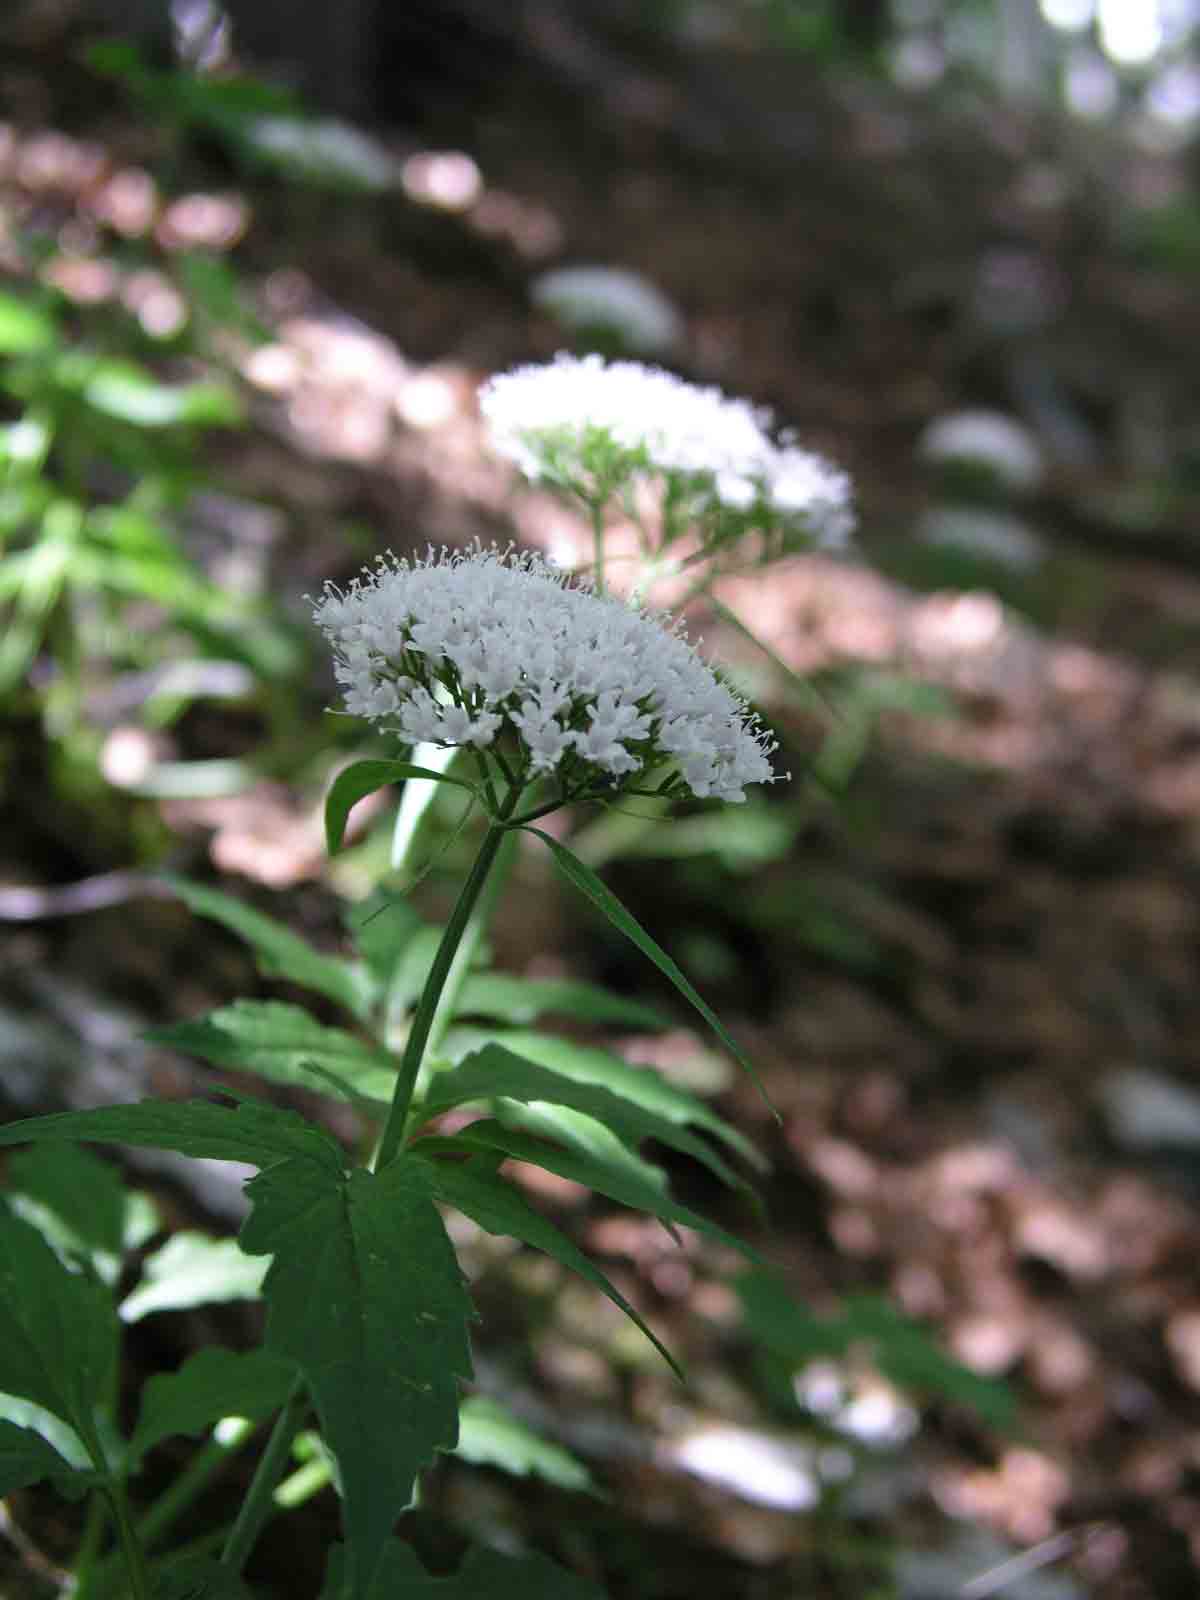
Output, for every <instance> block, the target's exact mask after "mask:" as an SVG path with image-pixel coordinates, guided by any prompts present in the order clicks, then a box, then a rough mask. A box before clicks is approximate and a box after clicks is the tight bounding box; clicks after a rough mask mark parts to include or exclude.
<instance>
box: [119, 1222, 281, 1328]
mask: <svg viewBox="0 0 1200 1600" xmlns="http://www.w3.org/2000/svg"><path fill="white" fill-rule="evenodd" d="M266 1275H267V1268H266V1264H265V1263H264V1262H263V1261H261V1260H260V1259H259V1258H258V1257H257V1256H248V1255H247V1254H246V1252H245V1251H244V1250H243V1249H241V1247H240V1246H239V1245H238V1243H237V1240H236V1239H213V1238H210V1237H209V1235H208V1234H205V1233H188V1232H183V1233H173V1234H172V1235H171V1237H170V1238H169V1239H168V1240H167V1242H166V1243H165V1244H164V1245H163V1246H162V1248H161V1249H160V1250H155V1251H154V1253H153V1254H152V1255H149V1256H147V1257H146V1261H145V1264H144V1265H143V1267H142V1277H141V1282H140V1283H139V1284H138V1286H137V1288H136V1289H134V1290H132V1291H131V1292H130V1293H129V1294H128V1295H126V1297H125V1299H124V1300H122V1301H121V1304H120V1306H119V1307H118V1308H117V1309H118V1312H119V1314H120V1317H121V1321H122V1322H140V1321H141V1320H142V1318H143V1317H148V1316H150V1315H151V1314H152V1313H153V1312H155V1311H185V1310H188V1309H189V1308H190V1307H192V1306H206V1305H212V1304H213V1303H214V1302H218V1303H223V1302H226V1301H229V1300H257V1299H258V1298H259V1296H260V1295H261V1294H262V1284H263V1279H264V1278H265V1277H266Z"/></svg>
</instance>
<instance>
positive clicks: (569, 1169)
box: [410, 1121, 758, 1261]
mask: <svg viewBox="0 0 1200 1600" xmlns="http://www.w3.org/2000/svg"><path fill="white" fill-rule="evenodd" d="M410 1148H411V1149H412V1150H413V1151H420V1152H421V1153H422V1154H424V1155H434V1154H437V1153H439V1152H441V1151H446V1152H450V1151H485V1152H486V1151H490V1152H499V1153H500V1154H501V1155H505V1156H508V1157H510V1158H511V1159H512V1160H514V1161H526V1162H528V1163H529V1164H530V1165H531V1166H535V1167H544V1168H545V1170H546V1171H547V1172H556V1173H557V1174H558V1175H559V1177H560V1178H570V1179H571V1181H572V1182H573V1183H581V1184H582V1185H583V1186H584V1188H586V1189H593V1190H595V1192H596V1193H597V1194H605V1195H607V1196H608V1197H609V1199H610V1200H616V1201H618V1202H619V1203H620V1204H621V1205H623V1206H630V1207H631V1208H632V1209H633V1210H635V1211H647V1212H649V1214H650V1215H651V1216H652V1217H658V1218H660V1220H661V1221H663V1222H667V1223H671V1222H673V1223H675V1224H676V1225H677V1226H679V1227H683V1228H692V1229H694V1230H695V1231H696V1232H697V1233H703V1234H707V1235H708V1237H709V1238H710V1239H718V1240H720V1242H721V1243H722V1244H727V1245H729V1246H730V1247H731V1248H732V1249H734V1250H737V1251H739V1252H740V1253H741V1254H742V1255H744V1256H747V1257H749V1258H750V1259H751V1260H752V1261H756V1260H758V1252H757V1251H756V1250H754V1249H752V1248H751V1246H750V1245H748V1244H747V1243H746V1242H745V1241H744V1240H743V1239H738V1238H736V1237H735V1235H733V1234H732V1233H726V1231H725V1229H724V1228H720V1227H718V1226H717V1224H716V1223H715V1222H710V1221H709V1220H708V1218H707V1217H702V1216H700V1214H699V1213H698V1212H696V1211H689V1210H688V1208H687V1207H686V1206H681V1205H676V1203H675V1202H674V1201H673V1200H672V1199H671V1198H670V1196H669V1195H668V1194H667V1193H666V1192H665V1191H664V1190H662V1189H657V1188H655V1187H654V1186H653V1185H652V1184H649V1183H643V1182H640V1181H638V1180H637V1178H636V1177H635V1176H634V1175H633V1174H632V1173H631V1172H629V1171H617V1170H615V1169H614V1168H612V1167H610V1166H609V1165H607V1164H602V1163H601V1162H599V1161H596V1160H593V1159H592V1158H591V1157H589V1156H586V1155H583V1154H581V1153H580V1152H579V1151H578V1150H564V1149H562V1148H561V1147H560V1146H558V1145H554V1144H547V1143H546V1142H544V1141H543V1140H541V1139H531V1138H530V1137H529V1136H528V1135H527V1134H524V1133H520V1132H518V1131H517V1130H516V1129H515V1128H506V1127H504V1126H503V1124H502V1123H499V1122H492V1121H485V1122H472V1123H471V1124H470V1125H469V1126H468V1127H466V1128H464V1129H463V1130H462V1131H461V1132H460V1133H456V1134H454V1135H453V1136H450V1137H440V1136H431V1137H427V1138H424V1139H419V1140H418V1141H417V1142H416V1144H414V1145H412V1146H411V1147H410Z"/></svg>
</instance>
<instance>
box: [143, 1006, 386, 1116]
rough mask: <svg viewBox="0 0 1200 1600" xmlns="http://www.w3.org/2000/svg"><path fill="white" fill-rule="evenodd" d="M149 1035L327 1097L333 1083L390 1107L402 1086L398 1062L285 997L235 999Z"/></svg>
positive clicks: (216, 1062) (208, 1058)
mask: <svg viewBox="0 0 1200 1600" xmlns="http://www.w3.org/2000/svg"><path fill="white" fill-rule="evenodd" d="M145 1037H146V1038H148V1039H151V1040H153V1041H154V1042H155V1043H157V1044H167V1045H170V1046H172V1048H174V1049H176V1050H183V1051H185V1052H186V1053H187V1054H189V1055H196V1056H201V1057H203V1059H204V1060H205V1061H211V1062H212V1064H213V1065H214V1066H217V1067H230V1068H233V1069H234V1070H236V1071H238V1072H254V1073H257V1074H258V1076H259V1077H261V1078H267V1079H269V1080H270V1081H271V1082H272V1083H286V1084H291V1085H293V1086H295V1087H296V1088H300V1089H319V1090H321V1092H322V1093H327V1092H328V1091H329V1088H330V1085H329V1082H328V1079H330V1078H333V1079H336V1080H337V1082H338V1083H341V1084H344V1085H345V1087H346V1089H347V1090H348V1091H349V1092H350V1093H351V1094H353V1095H355V1096H359V1097H362V1098H366V1099H368V1100H378V1101H381V1102H382V1103H383V1104H384V1105H387V1104H389V1103H390V1101H391V1098H392V1091H393V1090H394V1089H395V1086H396V1065H395V1062H393V1060H392V1058H391V1056H389V1055H388V1053H387V1051H386V1050H379V1049H377V1048H375V1047H374V1046H372V1045H369V1044H366V1043H364V1042H363V1040H361V1039H357V1038H355V1036H354V1035H353V1034H351V1033H346V1032H344V1031H343V1030H342V1029H341V1028H326V1027H323V1026H322V1025H321V1024H320V1023H319V1022H317V1021H315V1020H314V1019H313V1018H312V1017H311V1016H309V1014H308V1012H307V1011H305V1010H303V1009H302V1007H300V1006H293V1005H287V1004H285V1003H284V1002H283V1001H281V1000H235V1001H234V1003H233V1004H232V1005H231V1006H224V1007H222V1009H221V1010H220V1011H210V1012H209V1014H208V1016H206V1017H197V1018H196V1020H195V1021H194V1022H177V1023H173V1024H172V1025H171V1026H169V1027H165V1028H152V1029H150V1031H149V1032H148V1033H147V1034H146V1035H145ZM313 1066H316V1067H318V1068H319V1069H320V1072H319V1074H318V1073H314V1072H313V1071H312V1070H311V1069H312V1067H313Z"/></svg>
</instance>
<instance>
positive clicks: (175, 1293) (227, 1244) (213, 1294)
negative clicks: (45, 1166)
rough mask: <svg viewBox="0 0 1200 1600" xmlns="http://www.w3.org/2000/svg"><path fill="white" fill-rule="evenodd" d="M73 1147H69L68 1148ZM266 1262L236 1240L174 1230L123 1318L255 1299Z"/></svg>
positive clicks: (125, 1304)
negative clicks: (222, 1302)
mask: <svg viewBox="0 0 1200 1600" xmlns="http://www.w3.org/2000/svg"><path fill="white" fill-rule="evenodd" d="M68 1148H70V1147H68ZM266 1271H267V1269H266V1266H265V1264H264V1263H263V1262H261V1261H259V1260H257V1259H256V1258H255V1257H253V1256H248V1255H247V1254H246V1253H245V1251H244V1250H242V1249H241V1248H240V1246H239V1245H238V1244H237V1242H236V1240H233V1239H213V1238H210V1237H209V1235H208V1234H205V1233H192V1232H189V1231H188V1230H186V1229H185V1230H182V1231H180V1232H179V1233H173V1234H172V1235H171V1237H170V1238H169V1239H168V1240H167V1241H166V1242H165V1244H163V1245H162V1247H161V1248H160V1249H158V1250H155V1251H152V1252H151V1254H150V1255H148V1256H147V1257H146V1259H145V1261H144V1262H143V1263H142V1276H141V1281H140V1282H139V1283H138V1285H137V1287H136V1288H135V1289H132V1290H131V1291H130V1293H129V1294H127V1295H126V1296H125V1298H124V1300H122V1301H121V1304H120V1306H119V1308H118V1309H119V1311H120V1316H121V1321H122V1322H126V1323H132V1322H140V1321H141V1320H142V1318H143V1317H148V1316H151V1315H152V1314H153V1313H154V1312H156V1311H186V1310H188V1309H189V1308H190V1307H192V1306H206V1305H212V1304H213V1303H214V1302H221V1301H227V1300H256V1299H257V1298H258V1296H259V1294H260V1293H261V1291H262V1281H263V1278H264V1277H265V1276H266Z"/></svg>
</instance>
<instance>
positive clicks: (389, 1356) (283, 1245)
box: [241, 1155, 473, 1600]
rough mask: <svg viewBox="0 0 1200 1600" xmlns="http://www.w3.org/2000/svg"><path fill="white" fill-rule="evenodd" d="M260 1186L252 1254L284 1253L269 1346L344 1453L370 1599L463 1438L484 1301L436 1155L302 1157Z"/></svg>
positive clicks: (348, 1502)
mask: <svg viewBox="0 0 1200 1600" xmlns="http://www.w3.org/2000/svg"><path fill="white" fill-rule="evenodd" d="M247 1192H248V1194H249V1196H250V1199H251V1201H252V1202H253V1210H252V1212H251V1214H250V1217H249V1218H248V1220H247V1221H246V1223H245V1225H244V1226H243V1228H242V1233H241V1243H242V1247H243V1248H244V1249H245V1250H247V1251H249V1252H250V1253H252V1254H256V1255H257V1254H263V1255H271V1256H273V1257H274V1260H273V1261H272V1264H271V1270H270V1272H269V1273H268V1274H267V1279H266V1283H265V1285H264V1292H265V1295H266V1299H267V1304H268V1307H269V1312H268V1319H267V1333H266V1347H267V1349H268V1350H270V1351H273V1352H274V1353H275V1354H277V1355H280V1356H283V1357H285V1358H286V1359H288V1360H290V1361H293V1362H295V1363H296V1365H297V1366H298V1367H299V1368H300V1370H301V1372H302V1373H303V1376H304V1378H305V1381H306V1382H307V1384H308V1387H309V1390H310V1392H311V1394H312V1399H313V1403H314V1405H315V1407H316V1410H317V1415H318V1418H319V1420H320V1424H321V1433H322V1437H323V1438H324V1440H325V1442H326V1444H327V1445H328V1446H329V1448H330V1450H331V1451H332V1452H333V1454H334V1456H335V1457H336V1459H337V1464H338V1471H339V1475H340V1479H341V1485H342V1492H343V1515H344V1518H345V1524H346V1532H347V1536H348V1542H349V1546H350V1548H351V1550H352V1551H353V1558H354V1571H353V1583H352V1585H351V1593H352V1595H353V1596H355V1597H356V1600H362V1597H363V1596H365V1595H366V1594H368V1592H370V1584H371V1581H372V1579H373V1577H374V1575H375V1571H376V1568H377V1566H378V1564H379V1558H380V1555H381V1553H382V1550H383V1547H384V1545H385V1543H386V1541H387V1538H388V1536H389V1534H390V1533H391V1531H392V1527H393V1524H394V1523H395V1521H396V1518H397V1517H398V1516H399V1515H400V1513H401V1511H403V1510H404V1508H405V1506H407V1505H408V1503H409V1501H410V1500H411V1499H412V1495H413V1490H414V1486H415V1483H416V1477H417V1474H418V1472H420V1471H421V1470H422V1469H423V1468H424V1467H426V1466H427V1465H428V1464H429V1462H430V1461H431V1460H432V1458H433V1457H434V1455H435V1454H436V1453H437V1452H438V1451H439V1450H451V1449H453V1448H454V1445H455V1443H456V1442H457V1439H458V1404H459V1394H458V1382H459V1379H465V1378H468V1377H469V1376H470V1372H471V1356H470V1346H469V1344H468V1341H467V1325H468V1323H469V1321H470V1320H471V1318H472V1316H473V1311H472V1307H471V1302H470V1299H469V1297H468V1295H467V1293H466V1290H465V1288H464V1286H463V1277H462V1272H461V1270H460V1269H459V1265H458V1261H457V1258H456V1256H455V1254H454V1249H453V1246H452V1245H451V1243H450V1241H449V1239H448V1238H447V1236H446V1230H445V1226H444V1224H443V1222H442V1219H441V1216H440V1215H439V1213H438V1210H437V1207H436V1206H435V1204H434V1185H433V1182H432V1174H431V1173H430V1171H429V1168H428V1166H427V1165H426V1163H425V1162H423V1161H417V1160H414V1159H413V1158H412V1157H411V1156H405V1155H401V1156H399V1157H397V1159H396V1160H394V1161H392V1162H391V1163H390V1164H389V1165H388V1166H387V1167H385V1168H384V1169H383V1171H382V1172H379V1173H371V1172H367V1171H364V1170H362V1169H359V1170H357V1171H354V1172H352V1173H350V1174H349V1176H348V1177H346V1176H344V1175H343V1174H341V1173H340V1172H338V1173H333V1172H330V1171H329V1170H328V1169H321V1168H319V1167H318V1166H317V1164H316V1163H315V1162H311V1161H303V1162H300V1161H289V1162H285V1163H283V1164H281V1165H279V1166H277V1167H274V1168H272V1169H271V1170H269V1171H267V1172H263V1173H262V1174H261V1175H260V1176H259V1177H257V1178H255V1179H254V1180H253V1181H252V1182H251V1183H250V1184H249V1186H248V1189H247Z"/></svg>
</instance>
